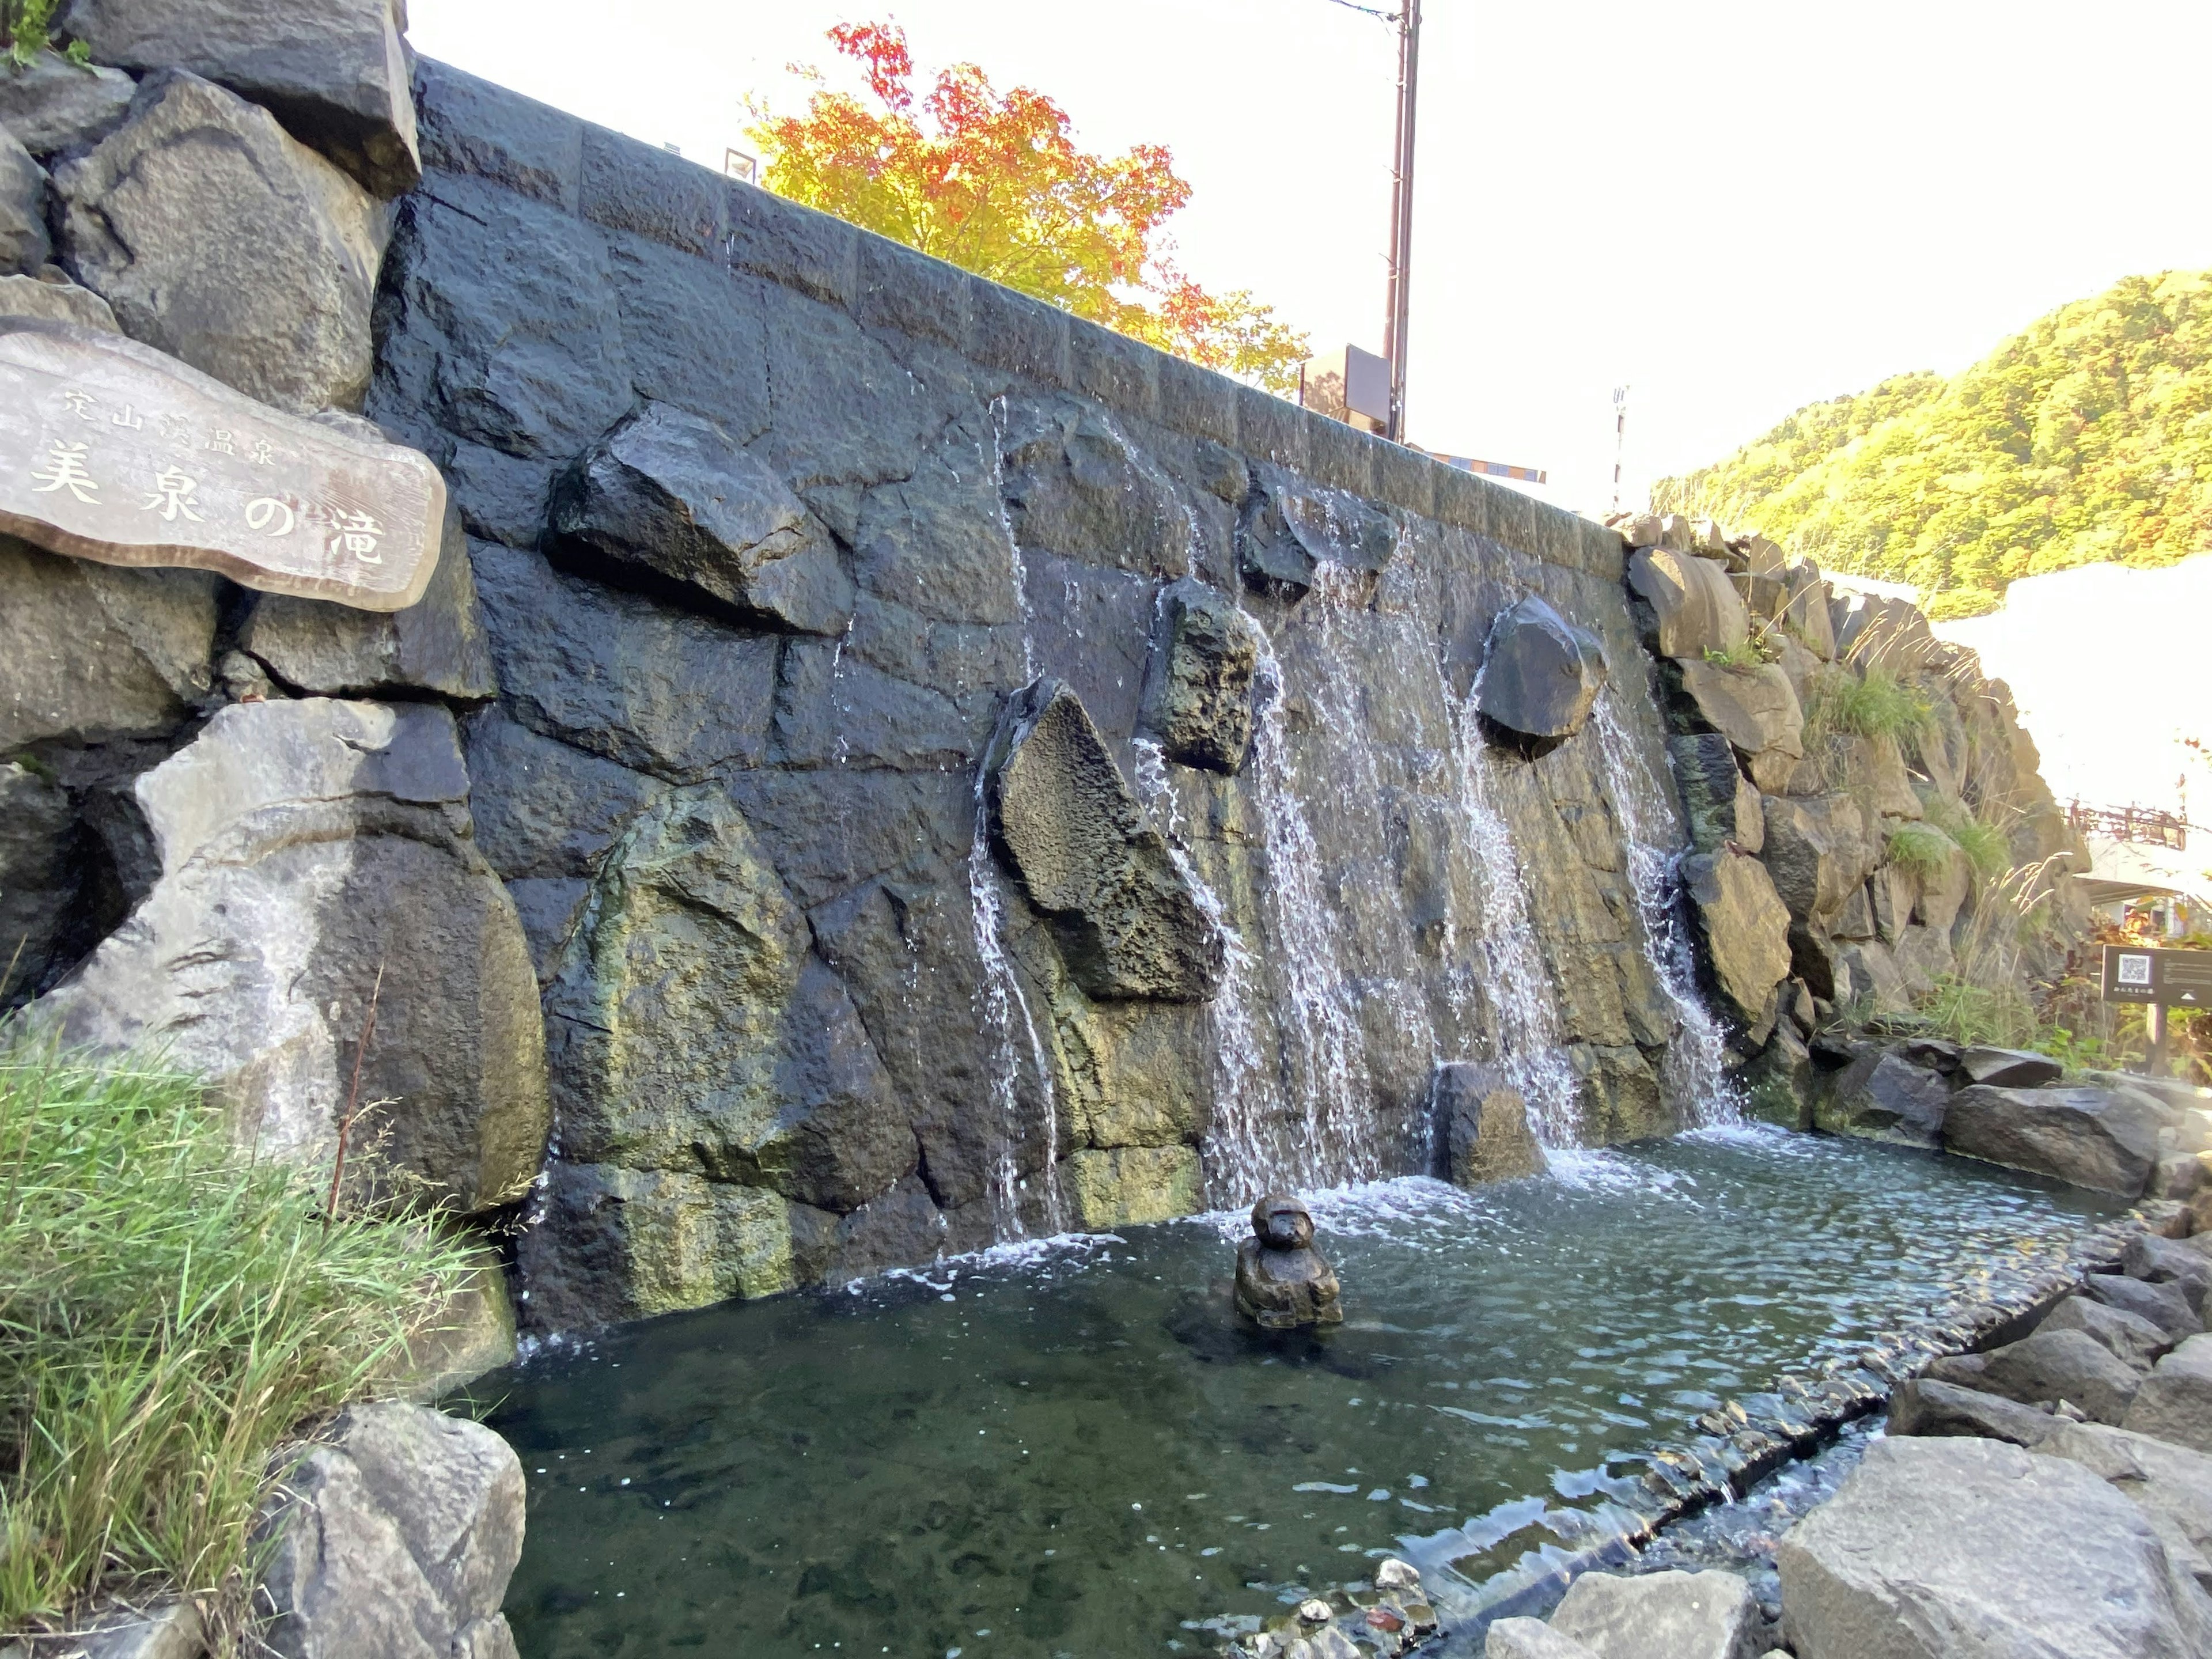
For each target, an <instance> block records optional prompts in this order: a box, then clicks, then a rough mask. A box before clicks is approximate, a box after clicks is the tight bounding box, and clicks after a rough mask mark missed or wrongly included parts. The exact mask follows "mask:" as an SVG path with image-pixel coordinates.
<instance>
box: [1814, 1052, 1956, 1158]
mask: <svg viewBox="0 0 2212 1659" xmlns="http://www.w3.org/2000/svg"><path fill="white" fill-rule="evenodd" d="M1950 1098H1951V1085H1949V1084H1948V1082H1947V1081H1945V1079H1943V1077H1942V1074H1941V1073H1937V1072H1934V1071H1930V1070H1929V1069H1928V1068H1927V1067H1926V1066H1915V1065H1913V1064H1912V1063H1911V1061H1909V1060H1905V1058H1904V1057H1903V1056H1902V1055H1900V1054H1894V1053H1890V1052H1886V1051H1880V1052H1876V1053H1871V1054H1865V1055H1863V1056H1861V1057H1860V1058H1859V1059H1857V1060H1854V1061H1853V1062H1852V1063H1851V1064H1850V1065H1849V1066H1845V1067H1844V1069H1843V1070H1842V1071H1840V1072H1838V1073H1836V1074H1835V1076H1834V1077H1833V1078H1832V1079H1829V1081H1828V1085H1827V1087H1826V1090H1825V1091H1824V1092H1823V1094H1822V1097H1821V1098H1820V1103H1818V1104H1817V1105H1816V1106H1815V1107H1814V1111H1813V1121H1814V1123H1815V1124H1817V1125H1818V1126H1819V1127H1821V1128H1823V1129H1825V1130H1826V1131H1827V1132H1828V1133H1831V1134H1849V1135H1860V1136H1863V1137H1864V1138H1866V1139H1869V1140H1887V1141H1893V1142H1895V1143H1897V1144H1898V1145H1899V1146H1925V1147H1934V1146H1940V1145H1942V1137H1943V1119H1944V1115H1945V1114H1946V1112H1947V1110H1948V1107H1949V1103H1950Z"/></svg>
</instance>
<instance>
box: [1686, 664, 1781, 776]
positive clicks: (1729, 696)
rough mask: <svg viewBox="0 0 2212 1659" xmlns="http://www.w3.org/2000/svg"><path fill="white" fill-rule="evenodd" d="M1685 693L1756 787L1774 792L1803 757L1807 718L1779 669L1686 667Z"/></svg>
mask: <svg viewBox="0 0 2212 1659" xmlns="http://www.w3.org/2000/svg"><path fill="white" fill-rule="evenodd" d="M1682 690H1684V691H1685V692H1686V694H1687V695H1688V696H1689V698H1690V701H1691V702H1693V703H1695V704H1696V705H1697V708H1698V713H1699V714H1701V715H1702V716H1704V718H1705V723H1706V724H1707V725H1709V726H1712V727H1713V728H1714V729H1715V730H1716V731H1717V732H1720V733H1721V734H1722V735H1723V737H1725V738H1728V740H1729V742H1730V743H1731V744H1735V750H1736V752H1737V753H1738V754H1739V755H1741V757H1743V761H1744V764H1745V767H1746V769H1747V770H1748V771H1749V772H1750V774H1751V778H1752V781H1753V783H1756V784H1757V785H1758V786H1759V788H1760V789H1762V790H1765V791H1767V792H1770V793H1771V792H1775V791H1778V790H1779V789H1781V788H1782V787H1783V786H1784V784H1785V783H1787V782H1788V781H1789V779H1790V775H1791V774H1792V773H1793V772H1795V771H1796V769H1797V763H1798V762H1799V760H1800V759H1802V757H1803V756H1804V753H1805V714H1804V711H1803V710H1802V709H1801V708H1798V706H1797V694H1796V692H1795V691H1793V690H1790V676H1789V675H1787V674H1785V673H1784V672H1783V671H1782V669H1781V667H1780V666H1779V665H1778V664H1775V663H1771V662H1770V663H1762V664H1760V665H1759V666H1758V667H1756V668H1730V667H1727V666H1725V665H1722V664H1720V663H1711V662H1686V663H1684V664H1683V665H1682Z"/></svg>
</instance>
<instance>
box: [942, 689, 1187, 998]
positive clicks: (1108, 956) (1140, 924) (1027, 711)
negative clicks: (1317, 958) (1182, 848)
mask: <svg viewBox="0 0 2212 1659" xmlns="http://www.w3.org/2000/svg"><path fill="white" fill-rule="evenodd" d="M985 768H986V776H987V779H988V785H987V799H988V802H989V806H990V811H991V827H992V833H993V836H994V840H995V841H996V842H997V843H998V845H999V847H1000V848H1001V849H1002V850H1003V853H1004V854H1005V856H1006V860H1007V863H1008V865H1009V866H1010V867H1011V868H1012V871H1013V872H1014V875H1015V877H1016V878H1017V879H1018V880H1019V881H1020V883H1021V884H1022V890H1023V891H1024V893H1026V894H1027V895H1028V896H1029V900H1030V902H1031V903H1032V904H1034V905H1036V908H1037V909H1038V910H1039V911H1040V912H1041V913H1042V915H1043V916H1044V918H1045V920H1046V921H1047V923H1048V925H1049V926H1050V927H1052V929H1053V933H1054V938H1055V939H1058V940H1059V942H1060V950H1061V952H1062V954H1063V955H1065V956H1066V959H1067V964H1068V969H1069V971H1070V972H1072V973H1073V975H1075V978H1076V981H1077V982H1078V983H1079V984H1080V985H1081V986H1082V987H1083V988H1084V990H1085V991H1086V992H1087V993H1089V994H1091V996H1094V997H1099V998H1105V999H1109V1000H1119V999H1125V998H1131V997H1139V998H1146V999H1149V1000H1155V1001H1162V1002H1200V1001H1203V1000H1206V998H1208V997H1210V996H1212V994H1213V993H1214V991H1215V989H1216V988H1217V987H1218V986H1219V984H1220V983H1221V975H1222V970H1223V964H1224V958H1223V944H1222V939H1221V935H1220V933H1219V931H1218V929H1217V928H1216V927H1214V925H1213V923H1212V921H1211V919H1209V918H1208V917H1207V915H1206V913H1205V911H1204V910H1203V909H1202V908H1200V905H1199V902H1198V900H1197V898H1196V896H1194V894H1193V893H1192V892H1191V890H1190V886H1189V884H1188V882H1187V881H1186V880H1185V879H1184V878H1183V876H1182V872H1181V871H1179V870H1177V869H1176V866H1175V862H1174V860H1172V859H1171V858H1170V856H1169V855H1168V848H1167V843H1166V842H1165V841H1164V840H1163V839H1162V838H1161V836H1160V832H1159V831H1158V829H1154V828H1153V827H1152V824H1151V823H1150V822H1149V821H1147V819H1146V817H1145V813H1144V809H1143V808H1141V807H1140V806H1139V805H1138V804H1137V798H1136V796H1135V795H1134V794H1133V793H1131V792H1130V789H1129V786H1128V784H1127V782H1126V781H1124V780H1123V779H1122V776H1121V768H1120V767H1119V766H1117V765H1115V762H1114V757H1113V756H1112V755H1111V754H1109V753H1108V752H1107V749H1106V744H1105V741H1104V739H1103V738H1101V737H1100V736H1099V735H1098V728H1097V726H1094V725H1093V724H1091V716H1090V714H1088V712H1086V711H1085V708H1084V707H1083V703H1082V702H1081V700H1080V699H1079V698H1078V697H1077V696H1076V695H1075V694H1074V693H1073V691H1071V690H1069V689H1068V688H1067V687H1066V686H1065V685H1063V684H1059V683H1057V682H1054V681H1048V680H1041V681H1038V682H1036V684H1032V685H1030V687H1029V688H1028V689H1027V690H1024V691H1023V692H1021V693H1020V694H1018V696H1016V697H1014V698H1013V700H1012V702H1009V703H1008V705H1007V710H1006V717H1005V719H1004V720H1003V721H1002V722H1001V725H1000V733H999V736H998V737H997V738H996V739H994V744H993V747H992V752H991V757H990V758H989V759H988V760H987V762H986V763H985Z"/></svg>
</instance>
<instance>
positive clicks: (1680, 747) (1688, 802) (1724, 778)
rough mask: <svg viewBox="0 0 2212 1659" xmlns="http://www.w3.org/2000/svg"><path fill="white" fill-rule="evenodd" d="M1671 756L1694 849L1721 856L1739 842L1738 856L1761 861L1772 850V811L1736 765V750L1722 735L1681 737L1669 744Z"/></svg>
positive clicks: (1710, 734)
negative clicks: (1768, 829) (1768, 828)
mask: <svg viewBox="0 0 2212 1659" xmlns="http://www.w3.org/2000/svg"><path fill="white" fill-rule="evenodd" d="M1667 757H1668V760H1670V761H1671V762H1673V763H1674V784H1675V787H1676V788H1678V789H1679V790H1680V792H1681V796H1682V809H1683V811H1684V813H1685V815H1686V817H1688V819H1689V822H1690V845H1691V848H1692V849H1693V850H1694V851H1697V852H1699V853H1717V852H1718V851H1720V850H1721V849H1722V848H1724V847H1726V846H1727V845H1728V844H1729V842H1735V850H1736V851H1738V852H1740V853H1749V854H1752V856H1753V857H1754V858H1756V857H1757V856H1758V855H1759V850H1760V849H1761V848H1764V847H1765V845H1766V809H1765V806H1764V805H1761V804H1760V801H1759V791H1758V789H1757V788H1756V787H1754V786H1753V783H1752V781H1751V780H1750V779H1749V778H1747V777H1746V776H1744V775H1743V768H1742V767H1741V765H1739V764H1738V763H1737V762H1736V757H1735V744H1731V743H1730V742H1729V740H1728V739H1727V738H1725V737H1723V735H1721V734H1720V733H1719V732H1693V733H1689V734H1686V735H1677V736H1674V737H1670V738H1668V739H1667Z"/></svg>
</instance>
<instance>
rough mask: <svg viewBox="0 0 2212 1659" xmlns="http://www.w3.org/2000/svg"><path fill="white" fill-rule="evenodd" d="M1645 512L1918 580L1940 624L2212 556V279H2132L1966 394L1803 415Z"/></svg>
mask: <svg viewBox="0 0 2212 1659" xmlns="http://www.w3.org/2000/svg"><path fill="white" fill-rule="evenodd" d="M1652 505H1653V506H1654V507H1656V508H1658V509H1660V510H1662V511H1669V510H1671V511H1676V512H1686V513H1699V514H1703V513H1711V515H1712V516H1713V517H1715V518H1717V519H1719V520H1722V521H1723V523H1727V524H1730V525H1747V526H1756V527H1757V528H1758V529H1759V530H1760V531H1762V532H1765V534H1767V535H1769V536H1771V537H1772V538H1775V539H1776V540H1778V541H1780V542H1782V543H1784V544H1786V545H1787V546H1788V547H1790V549H1791V550H1793V551H1795V552H1798V553H1804V554H1809V555H1810V556H1813V557H1814V558H1815V559H1817V560H1819V561H1820V562H1821V563H1822V564H1823V565H1826V566H1830V567H1832V568H1835V569H1838V570H1845V571H1856V572H1857V573H1858V574H1862V575H1867V576H1879V577H1884V578H1887V579H1888V580H1893V581H1905V582H1911V583H1912V584H1913V585H1914V586H1916V587H1917V588H1919V589H1920V591H1921V593H1922V595H1923V602H1924V603H1925V604H1926V605H1927V606H1928V608H1929V613H1930V614H1931V615H1934V616H1937V617H1969V616H1975V615H1978V614H1979V613H1981V612H1983V611H1988V610H1990V609H1992V608H1993V607H1994V606H1995V605H1996V603H1997V602H1998V600H1999V599H2001V598H2002V595H2003V592H2004V588H2005V584H2006V583H2007V582H2008V581H2010V580H2013V579H2014V578H2015V577H2018V576H2027V575H2038V574H2042V573H2043V572H2045V571H2051V570H2065V569H2069V568H2073V567H2075V566H2076V565H2084V564H2093V563H2096V562H2099V561H2100V560H2110V561H2113V562H2118V563H2121V564H2130V565H2164V564H2171V563H2172V562H2174V561H2175V560H2177V559H2181V558H2185V557H2187V556H2189V555H2190V554H2192V553H2201V552H2203V551H2206V550H2212V271H2168V272H2166V273H2165V274H2164V275H2162V276H2130V277H2129V278H2127V279H2126V280H2125V281H2124V282H2122V283H2118V284H2116V285H2115V286H2114V287H2113V288H2112V289H2109V290H2108V291H2106V293H2103V294H2100V295H2097V297H2096V298H2094V299H2092V300H2078V301H2075V302H2074V303H2072V304H2071V305H2066V306H2062V307H2059V308H2058V309H2057V311H2054V312H2052V313H2051V314H2050V315H2048V316H2046V317H2044V318H2041V319H2039V320H2037V321H2036V322H2035V323H2034V324H2033V325H2031V326H2030V327H2029V328H2028V329H2027V331H2024V332H2023V333H2021V334H2018V335H2015V337H2013V338H2011V339H2009V340H2008V341H2006V342H2005V343H2003V344H2002V345H2001V346H1999V347H1998V348H1997V349H1996V350H1995V351H1993V352H1991V353H1990V355H1989V356H1987V357H1985V358H1984V359H1983V360H1982V361H1981V362H1978V363H1976V364H1975V365H1974V366H1973V367H1972V368H1969V369H1967V370H1966V371H1965V372H1964V373H1962V374H1959V375H1957V376H1956V377H1954V379H1951V380H1945V379H1943V378H1942V376H1940V375H1936V374H1900V375H1899V376H1897V377H1896V378H1894V379H1893V380H1884V381H1883V382H1882V383H1881V385H1880V386H1876V387H1875V388H1874V389H1873V390H1872V391H1871V392H1860V393H1858V394H1857V395H1856V396H1852V397H1844V398H1835V399H1834V400H1832V402H1829V403H1825V404H1812V405H1810V406H1809V407H1807V408H1804V409H1801V410H1798V411H1797V412H1796V414H1795V415H1792V416H1790V418H1789V419H1788V420H1786V421H1784V422H1782V424H1781V425H1779V426H1778V427H1776V428H1774V430H1773V431H1771V432H1770V433H1768V434H1767V435H1765V437H1763V438H1760V439H1759V440H1758V441H1756V442H1754V443H1752V444H1748V445H1747V446H1746V447H1743V448H1742V449H1740V450H1738V451H1737V452H1736V453H1735V454H1733V455H1731V456H1729V458H1728V459H1726V460H1724V461H1721V462H1719V463H1717V465H1712V466H1709V467H1705V468H1701V469H1700V470H1699V471H1695V472H1692V473H1691V474H1689V476H1687V477H1681V478H1666V479H1662V480H1661V481H1660V483H1658V484H1657V485H1656V487H1655V488H1654V489H1653V490H1652Z"/></svg>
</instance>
